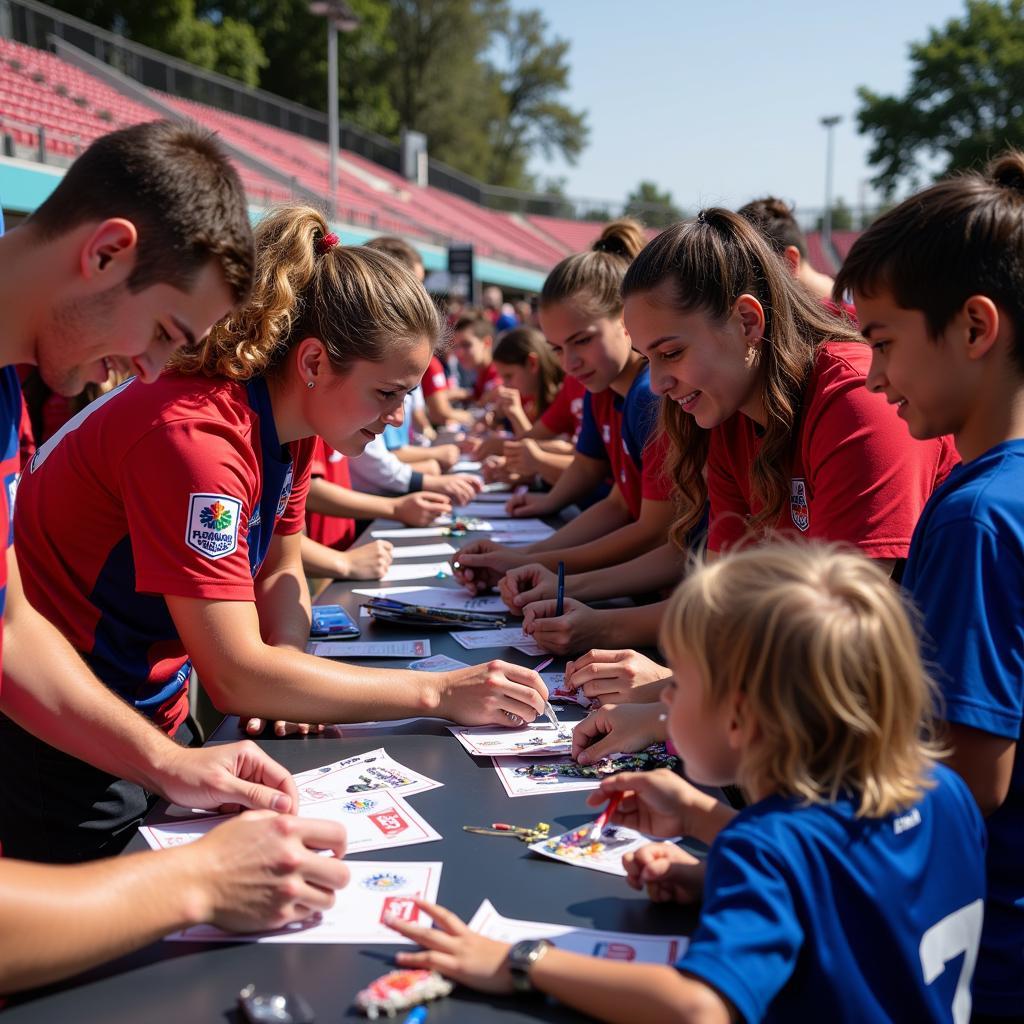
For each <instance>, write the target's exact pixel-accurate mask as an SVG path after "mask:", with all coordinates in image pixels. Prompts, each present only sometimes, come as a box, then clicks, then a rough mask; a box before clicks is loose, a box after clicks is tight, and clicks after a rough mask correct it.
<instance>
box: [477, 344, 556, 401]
mask: <svg viewBox="0 0 1024 1024" xmlns="http://www.w3.org/2000/svg"><path fill="white" fill-rule="evenodd" d="M531 354H532V355H535V356H536V357H537V415H538V416H540V415H542V414H543V413H544V412H546V411H547V409H548V406H549V405H551V403H552V402H553V401H554V400H555V395H557V394H558V389H559V388H560V387H561V386H562V378H563V377H564V376H565V375H564V373H563V372H562V368H561V366H559V365H558V361H557V360H556V359H555V355H554V353H553V352H552V350H551V346H550V345H549V344H548V343H547V340H546V339H545V337H544V335H543V334H541V332H540V331H538V330H537V329H536V328H534V327H513V328H512V329H511V330H509V331H506V332H505V333H504V334H503V335H502V336H501V340H500V341H499V342H498V344H497V345H496V346H495V349H494V352H493V353H492V356H491V358H492V359H493V360H494V362H496V363H505V364H506V365H508V366H525V365H526V360H527V357H528V356H530V355H531Z"/></svg>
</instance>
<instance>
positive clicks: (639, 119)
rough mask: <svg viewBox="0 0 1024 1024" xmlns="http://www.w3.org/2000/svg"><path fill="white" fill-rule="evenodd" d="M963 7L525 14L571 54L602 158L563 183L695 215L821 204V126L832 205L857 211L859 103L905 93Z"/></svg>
mask: <svg viewBox="0 0 1024 1024" xmlns="http://www.w3.org/2000/svg"><path fill="white" fill-rule="evenodd" d="M964 6H965V5H964V3H963V0H850V2H847V3H837V2H834V0H819V2H817V3H812V2H809V0H759V2H755V0H629V2H626V3H623V2H621V0H513V7H515V8H528V7H541V8H542V9H543V11H544V14H545V17H546V18H547V19H548V22H549V24H550V27H551V31H552V32H554V33H555V34H557V35H559V36H562V37H564V38H567V39H569V40H571V42H572V47H571V50H570V54H569V59H570V63H571V65H572V76H571V89H570V94H569V96H568V102H569V103H570V105H572V106H573V107H583V108H585V109H587V110H588V111H589V123H590V127H591V135H590V145H589V146H588V147H587V149H586V151H585V152H584V154H583V156H582V157H581V158H580V160H579V162H578V163H577V165H576V166H575V167H569V166H567V165H565V164H564V163H560V162H557V163H552V164H545V163H544V162H543V161H542V160H537V161H536V162H535V164H534V166H533V170H534V171H536V172H538V173H540V174H541V175H542V176H545V177H547V176H563V175H564V176H565V177H566V178H567V179H568V186H567V191H568V192H569V194H570V195H574V196H593V197H597V198H611V199H621V198H623V197H624V196H625V195H626V193H627V192H628V191H629V190H631V189H632V188H633V186H634V185H635V184H636V183H637V182H638V181H640V180H641V179H644V178H647V179H652V180H654V181H656V182H657V183H658V184H659V185H660V186H661V187H662V188H667V189H669V190H670V191H671V192H672V194H673V197H674V198H675V200H676V202H677V203H678V204H679V205H682V206H684V207H687V208H691V209H693V208H696V207H697V206H706V205H711V204H716V203H720V204H724V205H727V206H736V205H739V204H741V203H743V202H745V201H746V200H748V199H750V198H752V197H754V196H756V195H762V194H766V193H769V192H770V193H775V194H777V195H781V196H783V197H784V198H786V199H789V200H790V201H795V202H796V203H797V204H798V206H804V207H821V206H822V205H824V189H825V185H824V181H825V129H824V128H822V127H821V126H820V125H819V123H818V122H819V118H820V117H821V116H822V115H824V114H840V115H842V116H843V122H842V123H841V124H840V125H839V126H838V127H837V128H836V129H835V147H836V149H835V152H836V161H835V194H836V195H839V196H842V197H843V198H844V199H846V201H847V202H848V203H849V204H850V205H853V206H856V205H858V204H859V203H860V201H861V198H862V194H863V198H864V200H865V201H866V202H867V203H868V204H869V205H870V204H871V203H872V202H873V201H874V197H873V195H872V193H871V191H870V189H869V188H868V186H867V185H866V179H867V178H869V177H870V175H871V170H870V168H869V167H868V164H867V153H868V149H869V140H868V139H867V137H864V136H859V135H858V134H857V131H856V124H855V114H856V110H857V96H856V89H857V86H859V85H867V86H869V87H870V88H872V89H873V90H875V91H876V92H881V93H896V94H901V93H902V92H903V91H904V90H905V88H906V86H907V83H908V80H909V73H910V62H909V59H908V46H909V44H910V43H911V42H916V41H920V40H923V39H924V38H925V37H926V35H927V30H928V28H929V27H931V26H938V25H942V24H945V22H946V21H947V20H948V19H950V18H953V17H959V16H960V15H961V14H962V13H963V10H964Z"/></svg>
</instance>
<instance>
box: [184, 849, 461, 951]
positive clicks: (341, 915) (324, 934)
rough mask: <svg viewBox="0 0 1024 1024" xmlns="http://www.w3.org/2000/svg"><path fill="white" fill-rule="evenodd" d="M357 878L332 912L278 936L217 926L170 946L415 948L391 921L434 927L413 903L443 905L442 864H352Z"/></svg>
mask: <svg viewBox="0 0 1024 1024" xmlns="http://www.w3.org/2000/svg"><path fill="white" fill-rule="evenodd" d="M346 863H347V864H348V868H349V871H350V872H351V874H352V877H351V879H350V881H349V883H348V885H347V886H345V888H344V889H339V890H338V891H337V893H336V894H335V899H334V906H333V907H331V909H330V910H325V911H323V912H322V913H317V914H314V915H313V916H312V917H309V918H307V919H306V920H305V921H297V922H296V923H295V924H291V925H287V926H286V927H284V928H279V929H278V930H277V931H272V932H259V933H256V934H249V935H236V934H234V933H233V932H224V931H221V930H220V929H219V928H215V927H214V926H213V925H208V924H204V925H197V926H196V927H194V928H188V929H186V930H185V931H182V932H175V933H174V934H173V935H168V936H167V939H166V941H168V942H316V943H321V942H330V943H346V944H348V943H359V944H368V943H386V944H387V945H395V946H410V945H413V943H411V942H410V941H409V940H408V939H404V938H402V936H401V935H399V934H398V932H396V931H393V930H392V929H391V928H388V926H387V925H386V924H384V920H385V918H388V917H401V918H404V919H405V920H406V921H412V922H415V923H422V924H428V923H429V922H430V918H429V917H427V916H426V915H425V914H424V913H423V912H422V911H421V910H420V909H419V907H417V906H416V904H415V903H413V902H412V898H413V897H414V896H421V897H423V898H424V899H427V900H429V901H430V902H431V903H436V902H437V887H438V885H439V884H440V882H441V862H440V861H376V860H362V861H359V860H353V861H347V862H346Z"/></svg>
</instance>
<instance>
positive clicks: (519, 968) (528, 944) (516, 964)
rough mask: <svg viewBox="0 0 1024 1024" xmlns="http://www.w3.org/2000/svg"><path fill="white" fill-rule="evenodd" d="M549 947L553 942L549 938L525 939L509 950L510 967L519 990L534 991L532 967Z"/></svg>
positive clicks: (515, 986) (514, 983)
mask: <svg viewBox="0 0 1024 1024" xmlns="http://www.w3.org/2000/svg"><path fill="white" fill-rule="evenodd" d="M549 949H551V943H550V942H548V940H547V939H525V940H524V941H522V942H517V943H516V944H515V945H514V946H513V947H512V948H511V949H510V950H509V951H508V969H509V971H510V972H511V974H512V985H513V987H514V988H515V990H516V991H517V992H532V991H533V982H532V981H530V969H531V968H532V967H533V965H534V964H535V963H536V962H537V961H538V960H539V959H540V958H541V957H542V956H543V955H544V954H545V953H546V952H547V951H548V950H549Z"/></svg>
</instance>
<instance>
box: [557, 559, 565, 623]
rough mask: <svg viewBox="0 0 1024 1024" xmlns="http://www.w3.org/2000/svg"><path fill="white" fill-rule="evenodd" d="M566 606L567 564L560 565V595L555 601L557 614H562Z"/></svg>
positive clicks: (561, 563) (560, 563)
mask: <svg viewBox="0 0 1024 1024" xmlns="http://www.w3.org/2000/svg"><path fill="white" fill-rule="evenodd" d="M564 604H565V562H559V563H558V594H557V597H556V600H555V614H556V615H561V614H562V607H563V605H564Z"/></svg>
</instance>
